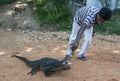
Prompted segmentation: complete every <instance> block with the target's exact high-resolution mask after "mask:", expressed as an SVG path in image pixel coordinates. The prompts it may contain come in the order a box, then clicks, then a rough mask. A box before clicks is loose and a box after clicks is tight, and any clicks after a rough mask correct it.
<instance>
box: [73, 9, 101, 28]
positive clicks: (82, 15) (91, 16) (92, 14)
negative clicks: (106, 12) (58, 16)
mask: <svg viewBox="0 0 120 81" xmlns="http://www.w3.org/2000/svg"><path fill="white" fill-rule="evenodd" d="M98 12H99V9H98V8H96V7H82V8H80V9H79V10H77V11H76V15H75V17H74V19H75V21H76V22H77V23H78V24H79V25H81V26H82V25H83V24H85V25H86V26H87V28H89V27H91V26H93V24H94V23H95V18H96V14H97V13H98Z"/></svg>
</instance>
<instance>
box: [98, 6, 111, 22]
mask: <svg viewBox="0 0 120 81" xmlns="http://www.w3.org/2000/svg"><path fill="white" fill-rule="evenodd" d="M98 14H99V15H100V17H102V18H103V19H105V20H109V19H110V18H111V17H112V11H111V9H110V8H108V7H103V8H101V9H100V11H99V13H98Z"/></svg>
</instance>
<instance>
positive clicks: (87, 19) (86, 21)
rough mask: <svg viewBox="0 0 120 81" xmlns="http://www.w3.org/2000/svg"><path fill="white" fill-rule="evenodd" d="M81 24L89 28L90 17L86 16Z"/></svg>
mask: <svg viewBox="0 0 120 81" xmlns="http://www.w3.org/2000/svg"><path fill="white" fill-rule="evenodd" d="M83 24H85V25H86V26H88V27H89V26H90V25H91V24H92V17H91V16H90V15H88V16H87V17H86V18H85V19H84V21H83Z"/></svg>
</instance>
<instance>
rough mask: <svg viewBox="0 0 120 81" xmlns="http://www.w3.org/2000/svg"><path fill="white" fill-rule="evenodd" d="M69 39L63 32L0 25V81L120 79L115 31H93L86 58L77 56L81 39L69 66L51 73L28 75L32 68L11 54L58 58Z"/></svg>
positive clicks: (118, 42)
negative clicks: (69, 67) (5, 27)
mask: <svg viewBox="0 0 120 81" xmlns="http://www.w3.org/2000/svg"><path fill="white" fill-rule="evenodd" d="M1 15H2V13H1ZM20 18H21V17H20ZM20 18H19V21H20ZM27 18H28V17H27ZM20 22H21V21H20ZM68 39H69V34H67V33H65V32H40V31H34V30H33V31H28V30H26V31H23V30H15V31H11V29H9V28H8V29H3V28H0V41H1V42H0V81H120V36H116V35H112V36H111V35H106V36H102V35H95V36H94V37H93V40H92V44H91V47H90V48H89V50H88V51H87V53H86V56H87V57H88V58H89V60H88V61H80V60H78V59H77V54H78V52H79V49H80V47H81V45H82V42H83V39H82V40H81V42H80V47H79V49H78V50H76V52H75V55H73V56H72V58H71V60H70V61H71V63H72V65H71V69H70V70H65V71H60V72H56V73H55V74H53V76H52V77H45V76H44V74H43V72H42V71H39V72H37V74H35V75H34V76H31V75H27V73H28V72H29V71H30V70H31V68H29V67H28V66H26V65H25V64H24V63H23V62H21V61H20V60H18V59H16V58H13V57H11V56H12V55H20V56H23V57H26V58H28V59H30V60H37V59H40V58H43V57H52V58H56V59H59V60H61V59H63V58H64V56H65V54H66V50H67V45H68Z"/></svg>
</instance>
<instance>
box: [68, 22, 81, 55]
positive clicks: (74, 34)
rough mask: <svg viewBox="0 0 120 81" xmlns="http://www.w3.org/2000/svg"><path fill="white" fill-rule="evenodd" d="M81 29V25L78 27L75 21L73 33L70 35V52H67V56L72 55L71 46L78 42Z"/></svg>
mask: <svg viewBox="0 0 120 81" xmlns="http://www.w3.org/2000/svg"><path fill="white" fill-rule="evenodd" d="M80 27H81V26H80V25H78V24H77V23H76V22H75V21H73V26H72V32H71V35H70V39H69V44H68V50H67V54H66V55H71V54H72V52H73V50H72V49H71V45H72V44H73V43H74V42H75V41H76V37H77V34H78V31H79V29H80Z"/></svg>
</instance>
